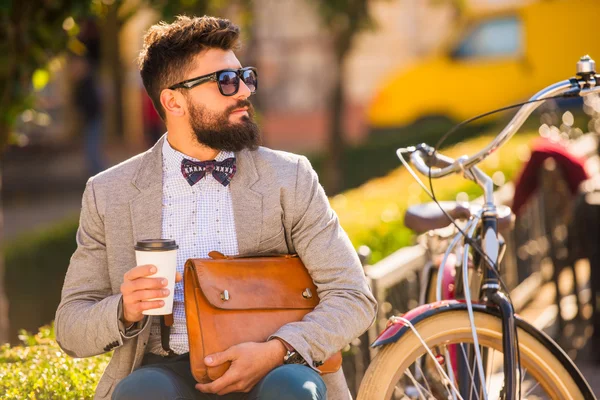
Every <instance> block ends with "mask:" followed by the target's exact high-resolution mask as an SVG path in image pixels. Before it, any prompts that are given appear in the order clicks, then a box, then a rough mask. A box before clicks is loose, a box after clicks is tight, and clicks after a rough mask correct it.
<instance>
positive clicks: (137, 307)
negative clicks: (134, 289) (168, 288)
mask: <svg viewBox="0 0 600 400" xmlns="http://www.w3.org/2000/svg"><path fill="white" fill-rule="evenodd" d="M164 305H165V302H164V301H162V300H152V301H140V302H137V303H134V304H132V305H131V308H132V311H134V312H136V313H141V312H142V311H144V310H151V309H153V308H160V307H162V306H164Z"/></svg>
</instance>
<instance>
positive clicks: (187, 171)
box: [181, 157, 235, 186]
mask: <svg viewBox="0 0 600 400" xmlns="http://www.w3.org/2000/svg"><path fill="white" fill-rule="evenodd" d="M181 173H182V174H183V177H184V178H185V179H186V180H187V181H188V183H189V184H190V186H194V184H196V182H198V181H199V180H200V179H202V178H204V176H205V175H206V173H209V174H212V176H213V177H214V178H215V179H216V180H217V181H219V182H220V183H221V184H222V185H223V186H227V185H229V182H230V181H231V179H232V178H233V175H234V174H235V158H234V157H232V158H227V159H225V160H223V161H215V160H211V161H192V160H188V159H186V158H184V159H183V160H181Z"/></svg>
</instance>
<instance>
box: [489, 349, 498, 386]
mask: <svg viewBox="0 0 600 400" xmlns="http://www.w3.org/2000/svg"><path fill="white" fill-rule="evenodd" d="M495 355H496V349H493V350H492V362H491V363H488V367H489V368H488V372H487V376H488V382H487V384H488V388H487V391H488V393H489V392H490V390H491V386H492V379H490V378H491V376H492V372H493V371H494V356H495Z"/></svg>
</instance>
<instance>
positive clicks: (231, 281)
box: [184, 257, 319, 310]
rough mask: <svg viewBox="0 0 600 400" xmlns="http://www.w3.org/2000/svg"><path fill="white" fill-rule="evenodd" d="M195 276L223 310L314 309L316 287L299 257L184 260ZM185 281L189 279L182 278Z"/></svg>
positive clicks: (201, 287) (205, 292) (316, 299)
mask: <svg viewBox="0 0 600 400" xmlns="http://www.w3.org/2000/svg"><path fill="white" fill-rule="evenodd" d="M185 268H193V269H194V271H195V275H196V276H197V277H198V281H197V282H192V284H194V285H199V289H200V291H201V292H202V293H203V294H204V296H205V297H206V299H207V300H208V302H209V303H210V304H211V305H212V306H214V307H216V308H220V309H223V310H265V309H267V310H268V309H308V310H310V309H313V308H315V307H316V306H317V304H319V297H318V295H317V288H316V286H315V285H314V283H313V281H312V279H311V277H310V275H309V274H308V271H307V270H306V268H305V267H304V264H302V261H300V259H299V258H298V257H256V258H228V259H217V260H214V259H204V258H195V259H189V260H187V262H186V264H185ZM184 284H188V282H184Z"/></svg>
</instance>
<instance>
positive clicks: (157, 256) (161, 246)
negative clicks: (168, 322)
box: [134, 239, 179, 315]
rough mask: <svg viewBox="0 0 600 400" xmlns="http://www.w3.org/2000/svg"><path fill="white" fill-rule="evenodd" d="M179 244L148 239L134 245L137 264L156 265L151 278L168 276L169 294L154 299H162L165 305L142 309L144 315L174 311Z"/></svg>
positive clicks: (166, 240)
mask: <svg viewBox="0 0 600 400" xmlns="http://www.w3.org/2000/svg"><path fill="white" fill-rule="evenodd" d="M178 247H179V246H177V244H176V243H175V241H174V240H168V239H147V240H140V241H138V242H137V244H136V245H135V246H134V249H135V259H136V262H137V265H147V264H152V265H155V266H156V273H155V274H153V275H149V276H148V277H149V278H166V279H167V287H166V288H167V289H169V295H168V296H167V297H161V298H157V299H148V300H147V301H152V300H162V301H164V302H165V303H164V304H165V305H164V306H162V307H160V308H153V309H150V310H144V311H142V314H144V315H167V314H171V313H172V312H173V293H174V292H175V274H176V273H177V249H178Z"/></svg>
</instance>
